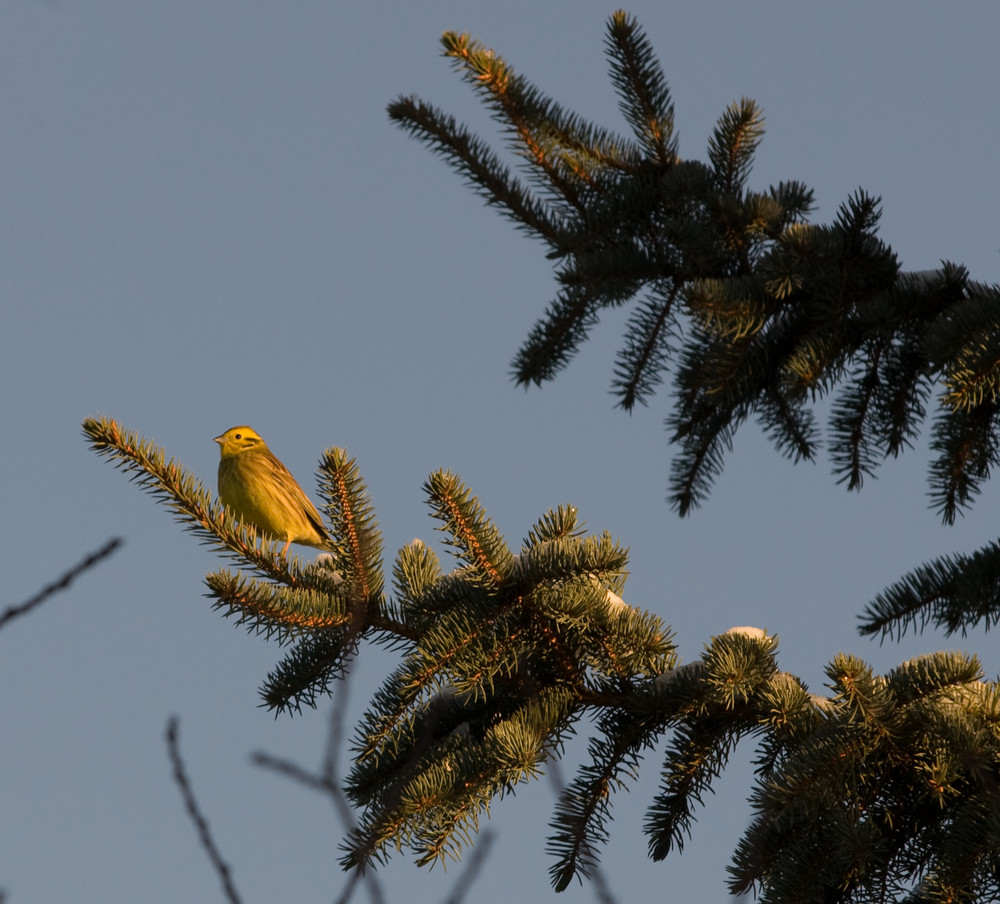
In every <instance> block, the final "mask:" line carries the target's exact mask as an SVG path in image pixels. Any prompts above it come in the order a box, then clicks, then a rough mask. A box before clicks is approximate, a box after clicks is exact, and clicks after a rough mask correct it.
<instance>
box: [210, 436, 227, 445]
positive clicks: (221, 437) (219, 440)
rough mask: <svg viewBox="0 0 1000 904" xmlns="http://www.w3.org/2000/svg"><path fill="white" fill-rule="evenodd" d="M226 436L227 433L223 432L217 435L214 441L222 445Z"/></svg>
mask: <svg viewBox="0 0 1000 904" xmlns="http://www.w3.org/2000/svg"><path fill="white" fill-rule="evenodd" d="M225 438H226V437H225V434H223V435H222V436H217V437H216V438H215V439H213V440H212V442H213V443H218V444H219V445H220V446H221V445H222V443H223V441H224V440H225Z"/></svg>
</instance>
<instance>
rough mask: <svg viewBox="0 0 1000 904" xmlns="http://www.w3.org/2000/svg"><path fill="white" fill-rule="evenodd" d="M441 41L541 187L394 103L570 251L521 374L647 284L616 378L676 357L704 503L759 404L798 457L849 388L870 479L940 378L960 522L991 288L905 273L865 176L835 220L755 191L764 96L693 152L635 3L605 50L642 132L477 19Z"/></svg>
mask: <svg viewBox="0 0 1000 904" xmlns="http://www.w3.org/2000/svg"><path fill="white" fill-rule="evenodd" d="M443 44H444V52H445V55H446V56H448V57H449V58H450V59H451V60H452V61H453V63H454V65H455V67H456V69H457V71H458V72H459V73H460V75H461V76H462V78H463V79H465V80H466V81H467V82H468V83H469V84H470V85H472V86H473V87H474V89H475V91H476V92H477V94H478V95H479V96H480V98H481V99H482V100H483V102H484V103H485V104H486V105H487V107H488V108H489V109H490V111H491V112H492V114H493V116H494V118H495V119H496V120H497V122H498V123H500V126H501V129H502V132H503V135H504V137H505V139H506V142H507V144H508V147H509V149H510V151H511V152H512V153H513V155H514V156H515V158H516V159H518V160H519V162H520V169H521V171H522V172H523V173H524V174H525V177H526V179H527V185H530V186H531V187H530V188H528V187H527V185H526V184H525V183H522V182H521V181H519V180H518V179H517V178H516V177H514V176H513V175H512V173H511V171H510V170H509V169H507V168H506V166H504V165H503V164H502V163H501V159H500V157H499V156H498V155H497V154H496V153H495V152H494V151H492V150H491V149H490V148H489V147H488V145H487V144H486V143H485V142H484V141H483V140H482V139H480V138H478V137H474V136H471V135H470V134H469V133H468V132H467V131H466V130H465V129H464V128H462V127H460V126H458V125H457V124H456V122H455V120H454V118H452V117H451V116H448V115H446V114H444V113H442V112H440V111H438V110H436V109H434V108H433V107H431V106H428V105H427V104H425V103H423V102H422V101H419V100H417V99H415V98H402V99H400V100H398V101H396V102H395V103H393V104H392V105H391V106H390V108H389V114H390V117H391V118H392V119H393V120H395V121H396V122H398V123H399V124H401V125H402V126H403V127H404V128H406V129H408V130H409V131H410V132H411V134H413V135H414V136H415V137H417V138H418V139H420V140H422V141H424V142H425V143H428V144H430V145H431V146H432V147H433V148H434V149H435V150H436V151H438V152H439V153H442V154H443V155H444V156H445V157H446V159H447V160H448V161H449V163H450V164H451V165H452V166H454V167H455V168H456V169H457V170H458V171H459V172H461V173H462V175H463V176H464V177H465V178H466V179H468V180H469V182H470V183H471V184H472V185H473V187H474V188H475V189H476V190H477V191H478V192H479V193H480V194H481V195H482V196H483V197H485V198H486V199H487V201H488V202H489V203H490V204H491V205H494V206H496V207H499V208H500V209H501V210H502V211H503V212H504V213H505V214H506V215H507V216H509V217H511V218H512V219H513V220H514V221H515V222H516V223H517V224H518V226H519V227H520V228H522V229H525V230H526V231H527V232H529V233H530V234H531V235H533V236H535V237H537V238H540V239H541V240H542V241H543V242H544V243H545V244H546V246H547V247H548V249H549V256H550V257H551V258H552V259H553V260H554V261H556V280H557V282H558V284H559V290H558V293H557V295H556V298H555V299H554V300H553V301H552V303H551V304H550V307H549V310H548V311H547V312H546V314H545V315H544V316H543V317H542V318H541V319H540V320H539V321H538V323H536V324H535V326H534V327H533V328H532V329H531V331H530V333H529V335H528V338H527V340H526V342H525V344H524V345H523V346H522V348H521V349H520V351H519V352H518V353H517V355H516V356H515V358H514V362H513V372H514V378H515V380H516V382H517V383H519V384H521V385H525V386H527V385H529V384H532V383H534V384H541V383H542V382H544V381H546V380H550V379H552V378H553V377H554V376H555V375H556V373H557V372H558V371H559V370H561V369H562V368H563V367H564V366H565V365H566V364H567V363H568V362H569V361H570V360H571V359H572V357H573V355H574V354H575V353H576V351H577V349H578V348H579V347H580V345H581V344H582V343H583V342H584V341H585V340H586V339H587V337H588V335H589V334H590V331H591V329H592V328H593V327H594V326H595V325H596V324H597V323H598V321H599V319H600V313H601V311H602V309H604V308H608V307H619V306H622V305H625V304H629V303H631V302H633V301H634V312H633V314H632V316H631V317H630V318H629V321H628V326H627V328H626V333H625V338H624V343H623V346H622V348H621V350H620V351H619V353H618V355H617V357H616V360H615V364H614V377H613V380H612V391H613V393H614V395H615V396H616V398H617V400H618V404H620V405H621V406H622V407H624V408H625V409H628V410H630V409H632V408H633V407H634V406H635V404H636V403H642V404H648V403H649V401H650V400H651V398H652V397H653V395H654V394H655V393H656V391H657V390H658V389H659V388H660V387H661V386H662V385H663V384H664V383H665V382H666V380H667V377H668V376H669V375H670V372H671V371H673V374H672V376H673V385H674V388H675V390H676V391H675V392H674V393H673V394H672V398H673V408H672V410H671V412H670V413H669V415H668V417H667V426H668V429H669V430H670V433H671V438H672V440H673V441H674V443H675V444H676V445H677V449H678V451H677V453H676V456H675V458H674V461H673V465H672V468H671V480H670V491H669V499H670V502H671V503H672V504H673V505H674V506H675V507H676V508H677V510H678V511H679V512H680V513H681V514H686V513H688V512H689V511H690V510H691V509H692V508H693V507H695V506H697V505H699V504H700V503H701V502H702V501H703V500H704V499H705V497H706V495H707V494H708V492H709V490H710V488H711V486H712V483H713V482H714V480H715V478H716V477H717V475H718V473H719V471H720V470H721V468H722V467H723V465H724V461H725V454H726V452H727V451H728V450H729V448H730V446H731V444H732V440H733V436H734V434H735V431H736V430H737V428H738V427H739V426H740V425H742V424H743V423H744V422H745V421H747V420H750V419H755V420H757V421H758V422H759V423H760V424H761V426H762V427H763V429H764V430H765V432H766V433H767V435H768V436H769V437H770V438H771V439H772V441H773V442H774V444H775V446H776V447H777V449H778V450H779V451H780V452H782V454H785V455H787V456H789V457H791V458H793V459H795V460H798V459H813V458H815V456H816V453H817V450H818V448H819V446H820V431H819V428H818V427H817V425H816V423H815V420H814V417H813V414H812V410H811V406H812V404H813V403H814V402H816V401H817V400H818V399H821V398H823V397H825V396H828V395H830V394H831V393H835V395H834V400H833V405H832V409H831V414H830V422H829V429H828V436H827V438H828V442H829V451H830V457H831V460H832V462H833V467H834V473H835V475H836V476H837V479H838V480H839V481H840V482H842V483H844V484H845V485H846V486H847V487H848V488H849V489H852V490H857V489H859V488H860V487H861V485H862V483H863V481H864V478H865V477H867V476H869V475H871V474H873V473H874V472H875V470H876V468H877V467H878V465H879V464H880V463H881V461H882V460H883V459H884V458H886V457H887V456H896V455H899V454H900V452H902V451H903V449H904V448H905V446H907V445H908V444H909V443H910V442H911V441H912V440H913V438H914V437H915V436H916V434H917V432H918V430H919V428H920V426H921V424H922V422H923V420H924V418H925V416H926V414H927V410H926V402H927V399H928V398H929V396H930V394H931V392H932V391H933V389H934V387H935V386H940V387H941V388H943V392H942V393H941V395H940V397H939V406H938V407H939V413H938V415H937V417H936V419H935V425H934V448H935V449H936V451H937V452H938V453H939V458H938V460H937V461H936V463H935V464H934V466H933V468H932V470H931V474H930V482H931V488H932V494H933V497H934V500H935V503H936V505H937V507H938V508H939V509H940V511H941V513H942V514H943V516H944V517H945V518H946V520H952V519H954V517H955V514H956V513H957V512H958V511H960V510H961V509H962V508H963V507H965V506H967V505H969V504H970V502H971V500H972V499H973V497H974V496H975V495H976V493H977V492H978V490H979V486H980V484H981V482H982V480H984V479H985V478H986V477H987V476H988V473H989V469H990V466H991V465H992V464H993V463H994V460H995V458H996V456H997V447H998V438H997V435H996V430H995V428H994V422H995V415H994V411H995V403H994V400H995V399H996V397H997V391H998V388H1000V314H998V311H1000V304H998V301H1000V292H998V290H997V289H996V288H995V287H990V288H988V287H985V286H982V285H979V284H975V283H971V282H969V281H968V279H967V275H966V274H965V273H964V271H962V270H961V268H957V267H954V266H953V265H950V264H947V263H945V264H944V265H943V266H942V268H941V270H939V271H936V272H934V273H922V274H906V273H902V272H901V271H900V268H899V264H898V262H897V260H896V257H895V255H894V254H893V252H892V250H891V249H890V248H889V246H888V245H887V244H885V243H884V242H883V241H882V240H881V239H880V238H879V237H878V236H877V228H878V220H879V215H880V211H879V202H878V199H877V198H874V197H872V196H870V195H868V194H866V193H865V192H863V191H860V190H859V191H858V192H856V193H855V194H854V195H852V196H851V197H850V198H848V199H847V201H846V202H845V203H844V204H843V205H842V206H841V209H840V211H839V212H838V214H837V216H836V217H835V219H834V221H833V223H831V224H830V225H828V226H823V225H813V224H808V223H807V222H806V217H807V216H808V214H809V213H810V211H811V209H812V204H813V198H812V192H811V191H810V190H809V189H808V188H806V187H805V186H804V185H802V184H801V183H798V182H781V183H779V184H778V185H777V186H771V187H770V188H768V189H767V190H766V191H754V190H752V189H750V188H748V180H749V176H750V173H751V170H752V166H753V160H754V154H755V152H756V149H757V147H758V146H759V144H760V142H761V140H762V138H763V134H764V133H763V115H762V113H761V110H760V108H759V107H758V106H757V105H756V103H754V101H752V100H749V99H747V98H743V99H741V100H740V101H738V102H736V103H733V104H732V105H730V107H729V108H728V109H727V110H726V111H725V112H724V113H723V114H722V116H721V117H720V118H719V121H718V124H717V126H716V128H715V131H714V132H713V134H712V136H711V138H710V139H709V143H708V162H707V163H700V162H697V161H694V160H682V159H681V158H680V157H679V155H678V139H677V132H676V128H675V122H674V108H673V101H672V99H671V96H670V90H669V87H668V84H667V81H666V78H665V76H664V74H663V71H662V69H661V67H660V65H659V63H658V62H657V60H656V57H655V53H654V51H653V48H652V46H651V44H650V43H649V41H648V39H647V38H646V36H645V35H644V34H643V32H642V30H641V29H640V28H639V26H638V24H637V23H636V22H635V20H634V19H632V18H631V17H629V16H628V15H627V14H625V13H624V12H617V13H615V14H614V15H613V16H612V17H611V19H610V21H609V23H608V36H607V40H606V51H607V57H608V62H609V67H610V75H611V81H612V83H613V85H614V87H615V90H616V91H617V93H618V97H619V107H620V109H621V111H622V114H623V116H624V118H625V121H626V123H627V124H628V126H629V129H630V132H631V134H630V135H629V136H617V135H614V134H612V133H611V132H609V131H608V130H606V129H603V128H599V127H597V126H595V125H593V124H592V123H588V122H587V121H586V120H585V119H584V118H583V117H582V116H580V115H578V114H575V113H570V112H567V111H566V110H565V109H563V108H562V107H561V106H560V105H559V104H558V103H556V102H555V101H553V100H552V99H550V98H548V97H545V96H544V95H543V94H542V93H541V92H540V91H539V90H538V89H537V88H536V87H535V86H533V85H531V84H530V83H529V82H528V81H527V80H526V79H524V78H523V77H522V76H519V75H516V74H515V73H514V72H513V70H512V69H511V67H510V66H509V65H508V64H507V63H506V62H505V61H504V60H503V59H502V58H501V57H500V56H499V55H498V54H496V53H495V52H493V51H491V50H487V49H486V48H485V47H484V46H483V45H482V44H480V43H478V42H476V41H473V40H472V39H471V38H469V37H468V36H467V35H457V34H454V33H452V32H448V33H446V34H445V36H444V38H443Z"/></svg>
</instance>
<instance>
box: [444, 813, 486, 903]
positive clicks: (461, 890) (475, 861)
mask: <svg viewBox="0 0 1000 904" xmlns="http://www.w3.org/2000/svg"><path fill="white" fill-rule="evenodd" d="M495 840H496V839H495V836H494V834H493V832H491V831H490V830H489V829H484V830H483V831H482V832H480V833H479V837H478V838H477V839H476V844H475V846H474V847H473V848H472V853H471V854H470V855H469V860H468V862H467V863H466V864H465V869H464V870H462V875H461V876H459V877H458V881H457V882H456V883H455V887H454V889H452V892H451V894H450V895H448V897H447V898H445V901H444V904H462V900H463V899H464V898H465V895H466V892H468V890H469V889H470V888H472V883H473V882H475V881H476V876H478V875H479V871H480V870H481V869H482V868H483V864H484V863H485V862H486V858H487V856H488V855H489V853H490V848H491V847H492V846H493V842H494V841H495Z"/></svg>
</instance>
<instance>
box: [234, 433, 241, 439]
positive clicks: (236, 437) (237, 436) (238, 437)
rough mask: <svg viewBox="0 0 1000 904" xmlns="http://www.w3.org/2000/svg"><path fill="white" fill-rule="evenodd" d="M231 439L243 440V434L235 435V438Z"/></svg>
mask: <svg viewBox="0 0 1000 904" xmlns="http://www.w3.org/2000/svg"><path fill="white" fill-rule="evenodd" d="M233 439H243V434H242V433H237V434H236V436H234V437H233Z"/></svg>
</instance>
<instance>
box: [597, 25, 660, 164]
mask: <svg viewBox="0 0 1000 904" xmlns="http://www.w3.org/2000/svg"><path fill="white" fill-rule="evenodd" d="M606 44H607V52H608V56H609V57H610V60H611V80H612V82H613V83H614V85H615V88H616V89H617V91H618V95H619V98H620V100H619V109H621V111H622V115H623V116H624V117H625V119H626V121H627V122H628V124H629V125H630V126H632V131H633V132H634V133H635V137H636V139H637V140H638V142H639V144H640V146H641V147H642V148H643V150H644V151H645V153H646V155H647V156H648V157H651V158H653V159H655V160H656V162H657V163H658V164H659V165H660V166H666V165H668V164H670V163H673V162H674V160H675V158H676V156H677V139H676V137H675V136H674V105H673V101H672V100H671V99H670V89H669V87H668V86H667V80H666V78H665V76H664V74H663V70H662V69H661V68H660V65H659V62H658V61H657V59H656V57H655V55H654V50H653V46H652V44H651V43H650V41H649V39H648V38H647V37H646V34H645V32H644V31H643V30H642V28H641V27H640V26H639V24H638V22H637V21H636V20H635V19H634V18H633V17H631V16H629V15H628V14H627V13H626V12H625V11H624V10H618V11H617V12H615V13H613V14H612V16H611V20H610V22H609V23H608V36H607V38H606Z"/></svg>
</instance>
